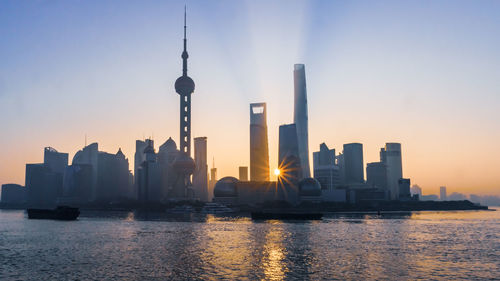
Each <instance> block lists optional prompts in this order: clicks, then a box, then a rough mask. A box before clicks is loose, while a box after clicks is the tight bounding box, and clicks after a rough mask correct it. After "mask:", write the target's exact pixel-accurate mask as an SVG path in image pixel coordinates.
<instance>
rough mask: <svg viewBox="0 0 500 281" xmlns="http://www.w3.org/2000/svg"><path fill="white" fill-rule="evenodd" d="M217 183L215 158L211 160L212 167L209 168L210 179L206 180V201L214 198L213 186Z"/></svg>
mask: <svg viewBox="0 0 500 281" xmlns="http://www.w3.org/2000/svg"><path fill="white" fill-rule="evenodd" d="M216 183H217V168H215V159H214V160H213V162H212V169H210V180H209V181H208V201H212V199H213V198H214V187H215V184H216Z"/></svg>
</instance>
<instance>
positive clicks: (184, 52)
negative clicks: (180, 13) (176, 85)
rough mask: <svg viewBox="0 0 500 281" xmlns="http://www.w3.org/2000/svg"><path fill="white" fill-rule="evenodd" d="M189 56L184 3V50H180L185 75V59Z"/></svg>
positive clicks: (185, 74) (183, 74)
mask: <svg viewBox="0 0 500 281" xmlns="http://www.w3.org/2000/svg"><path fill="white" fill-rule="evenodd" d="M188 58H189V55H188V52H187V39H186V5H184V51H183V52H182V76H187V59H188Z"/></svg>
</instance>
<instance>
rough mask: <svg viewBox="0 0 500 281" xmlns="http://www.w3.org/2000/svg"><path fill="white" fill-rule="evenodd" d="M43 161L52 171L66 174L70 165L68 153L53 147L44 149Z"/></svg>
mask: <svg viewBox="0 0 500 281" xmlns="http://www.w3.org/2000/svg"><path fill="white" fill-rule="evenodd" d="M43 163H44V164H45V166H47V167H48V168H49V169H50V170H51V171H52V172H54V173H58V174H61V175H64V171H65V170H66V167H67V166H68V153H61V152H58V151H57V150H55V149H54V148H52V147H46V148H45V149H44V150H43Z"/></svg>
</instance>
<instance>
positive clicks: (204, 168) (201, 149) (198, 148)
mask: <svg viewBox="0 0 500 281" xmlns="http://www.w3.org/2000/svg"><path fill="white" fill-rule="evenodd" d="M194 162H195V165H196V168H195V170H194V174H193V188H194V195H195V197H197V198H199V199H200V200H201V201H204V202H206V201H208V164H207V137H198V138H194Z"/></svg>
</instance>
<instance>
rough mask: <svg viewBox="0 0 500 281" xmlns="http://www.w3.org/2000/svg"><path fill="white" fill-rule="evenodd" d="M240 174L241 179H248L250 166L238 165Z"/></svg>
mask: <svg viewBox="0 0 500 281" xmlns="http://www.w3.org/2000/svg"><path fill="white" fill-rule="evenodd" d="M238 174H239V179H240V181H248V167H246V166H245V167H244V166H241V167H238Z"/></svg>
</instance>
